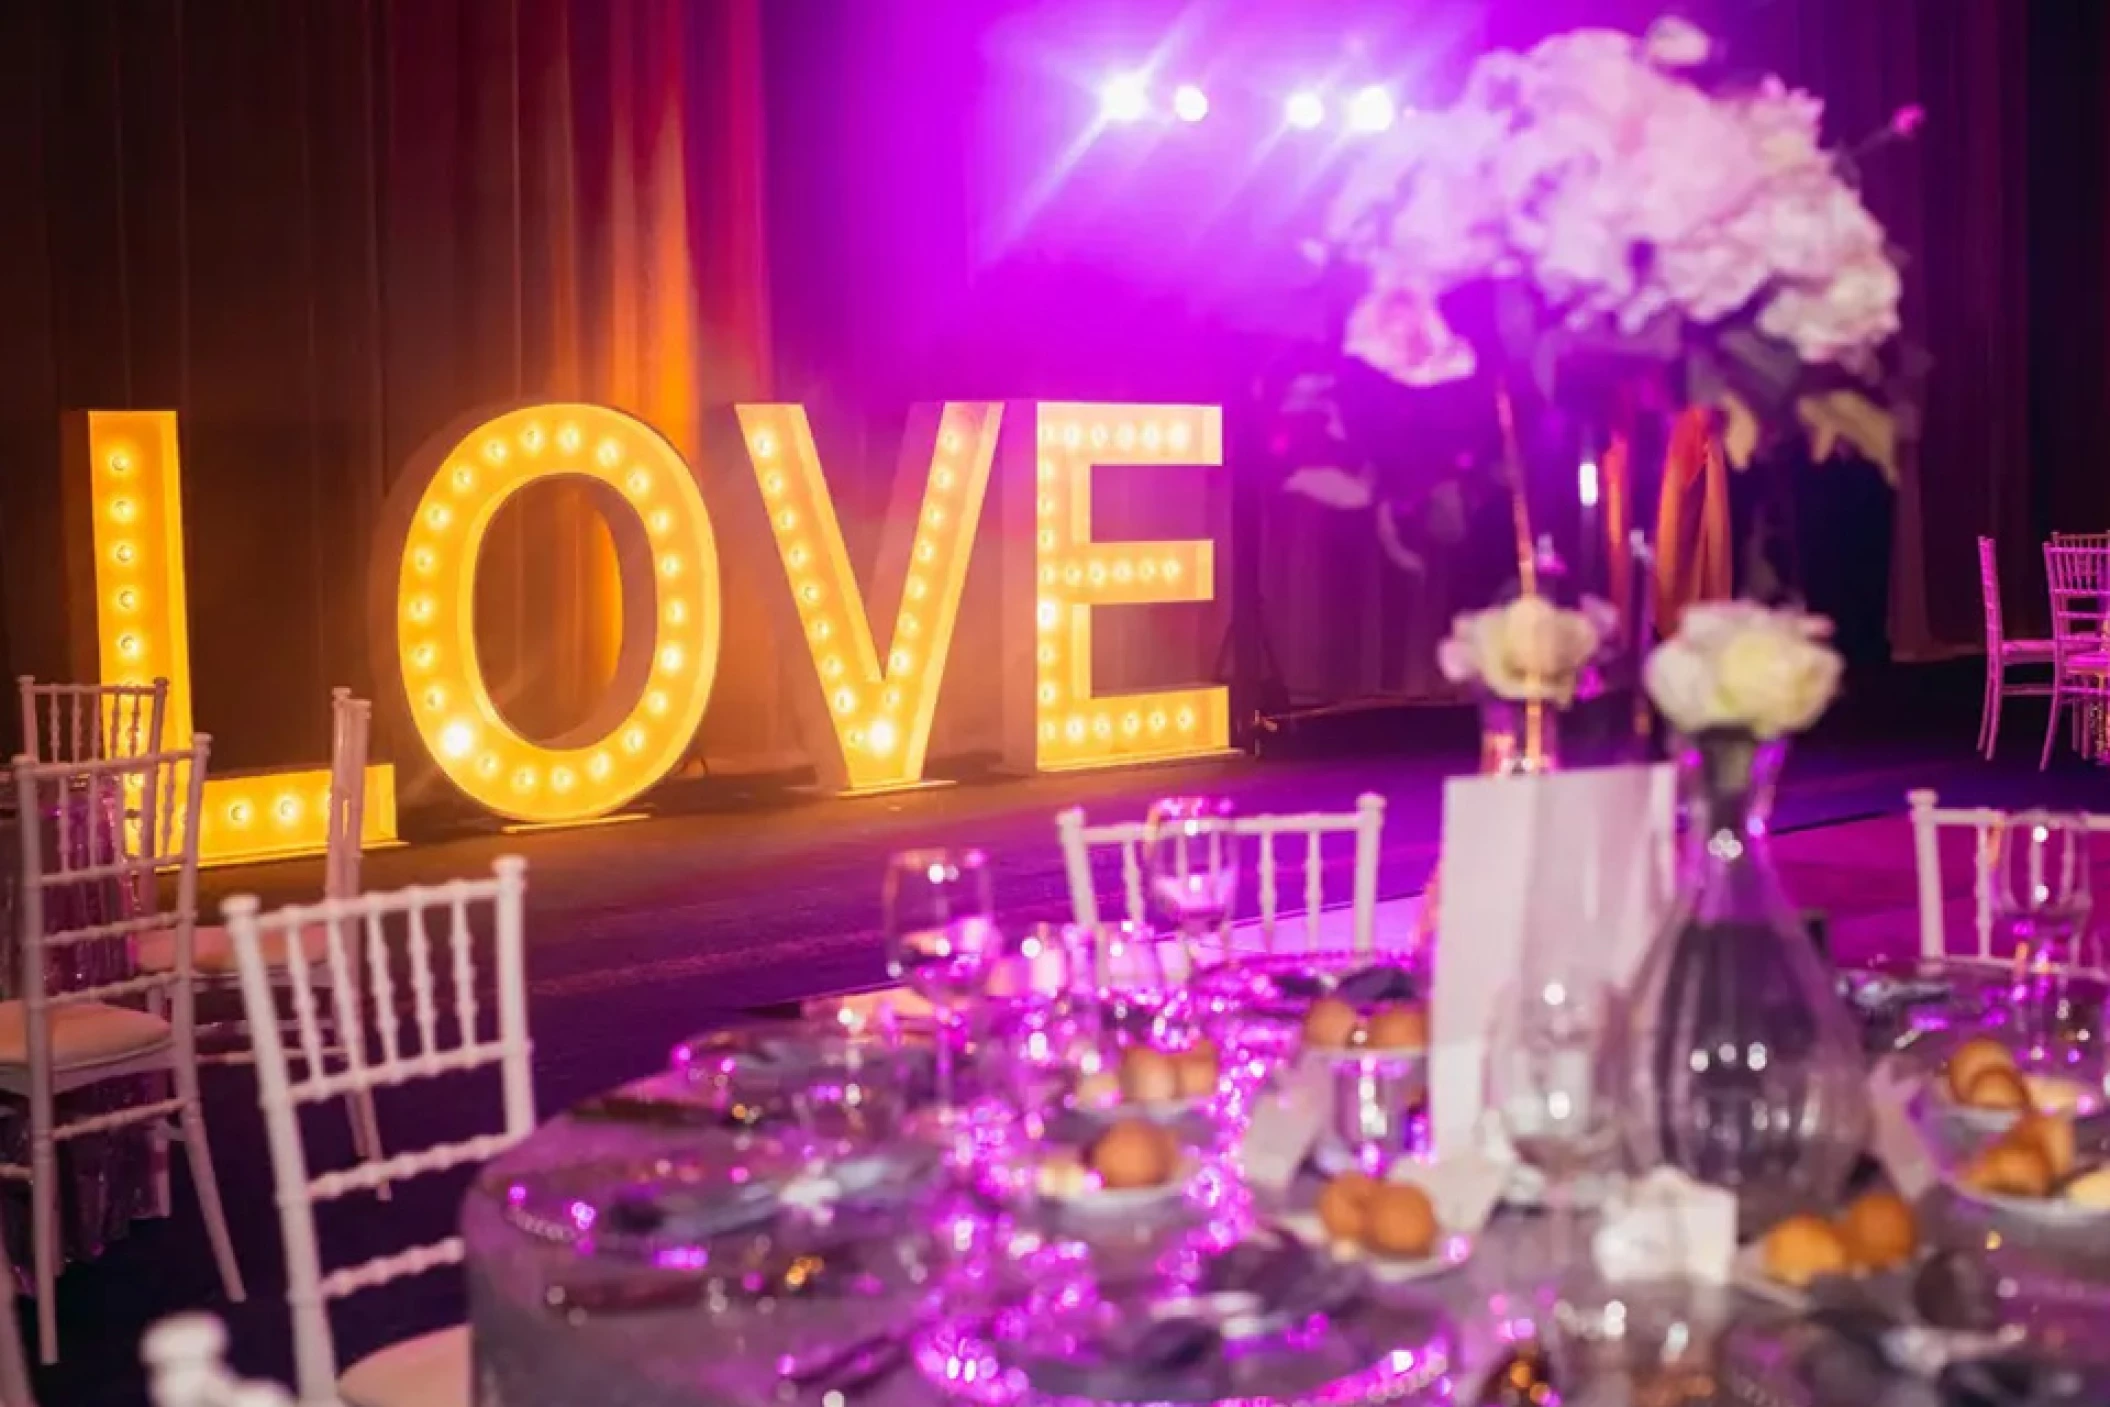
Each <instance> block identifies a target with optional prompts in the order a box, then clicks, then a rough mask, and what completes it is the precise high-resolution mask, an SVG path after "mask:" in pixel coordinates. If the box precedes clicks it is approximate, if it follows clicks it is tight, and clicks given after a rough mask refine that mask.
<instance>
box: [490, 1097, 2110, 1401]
mask: <svg viewBox="0 0 2110 1407" xmlns="http://www.w3.org/2000/svg"><path fill="white" fill-rule="evenodd" d="M661 1078H662V1079H665V1078H668V1077H661ZM631 1092H632V1093H636V1094H641V1095H645V1096H650V1095H653V1094H654V1093H663V1092H665V1091H664V1090H663V1089H661V1088H659V1087H658V1085H657V1082H656V1081H646V1082H643V1083H641V1084H640V1085H638V1086H634V1087H633V1088H632V1090H631ZM728 1138H729V1136H728V1135H723V1134H719V1133H716V1132H698V1131H694V1130H687V1131H670V1130H666V1129H663V1128H655V1127H649V1126H639V1125H615V1124H609V1123H605V1122H601V1121H598V1120H596V1121H592V1122H586V1121H581V1120H577V1119H573V1118H570V1117H568V1116H567V1117H560V1118H558V1119H557V1120H555V1121H553V1122H552V1123H550V1124H548V1125H546V1126H545V1127H543V1128H542V1129H541V1130H539V1131H537V1132H536V1134H535V1135H533V1136H532V1137H531V1138H529V1139H528V1140H526V1141H525V1142H524V1143H522V1144H521V1145H520V1146H519V1147H517V1148H515V1149H514V1150H512V1151H511V1152H510V1153H508V1154H507V1155H506V1156H505V1157H503V1158H501V1159H500V1160H498V1161H497V1162H496V1163H494V1164H493V1165H492V1166H491V1167H490V1168H489V1169H487V1170H486V1172H485V1174H484V1176H483V1177H482V1178H480V1179H479V1181H478V1183H477V1185H476V1187H475V1188H474V1189H473V1190H472V1191H471V1192H470V1194H469V1196H468V1199H467V1201H466V1202H465V1204H464V1210H463V1217H462V1232H463V1236H464V1238H465V1242H466V1246H467V1262H468V1264H467V1269H468V1287H469V1317H470V1323H471V1326H472V1330H473V1334H474V1340H475V1369H474V1372H475V1375H476V1382H475V1384H474V1387H475V1395H474V1401H475V1402H476V1403H477V1405H478V1407H576V1404H579V1403H583V1402H592V1403H595V1404H598V1407H752V1404H755V1403H771V1402H786V1401H796V1400H797V1399H796V1398H795V1397H793V1396H787V1394H786V1393H785V1392H784V1391H783V1390H782V1389H781V1388H780V1386H779V1384H778V1372H777V1364H778V1363H779V1362H780V1361H781V1360H782V1359H783V1358H785V1357H786V1356H790V1357H793V1358H797V1359H802V1360H809V1361H810V1360H811V1359H812V1358H814V1357H816V1356H820V1355H824V1354H825V1353H826V1352H827V1351H828V1350H830V1349H832V1348H838V1347H841V1346H843V1345H846V1344H853V1343H855V1342H857V1341H858V1340H860V1339H862V1338H865V1337H866V1336H868V1335H871V1334H874V1333H878V1332H882V1331H885V1330H891V1329H898V1327H899V1326H900V1325H901V1324H902V1323H903V1322H905V1320H906V1318H907V1316H908V1315H909V1314H910V1313H911V1309H910V1305H909V1303H908V1301H907V1298H906V1292H904V1297H898V1298H893V1299H887V1298H875V1299H852V1298H847V1297H825V1296H824V1297H820V1298H813V1299H798V1300H783V1301H780V1302H777V1303H776V1304H775V1305H774V1306H773V1307H763V1306H761V1305H758V1304H756V1303H754V1302H744V1303H742V1302H736V1303H734V1304H733V1305H732V1306H731V1307H729V1308H728V1307H719V1308H716V1309H715V1310H714V1309H708V1308H705V1307H703V1306H697V1307H687V1308H677V1309H653V1310H648V1311H641V1312H640V1311H627V1312H621V1313H614V1314H604V1315H592V1316H568V1315H565V1314H561V1313H559V1312H557V1311H555V1310H553V1309H552V1308H551V1307H550V1306H549V1303H548V1301H547V1298H546V1295H547V1291H548V1290H549V1288H550V1287H551V1286H553V1285H556V1284H561V1283H564V1282H567V1281H576V1280H577V1279H578V1278H579V1277H580V1276H581V1275H582V1274H586V1275H594V1274H601V1273H622V1272H621V1268H620V1267H610V1266H608V1265H607V1264H605V1258H604V1262H603V1263H599V1264H595V1263H589V1262H588V1261H586V1260H585V1259H583V1258H582V1257H581V1256H579V1255H578V1253H576V1252H575V1251H573V1250H572V1249H570V1248H569V1247H567V1246H564V1245H560V1244H555V1243H552V1242H550V1241H547V1240H541V1239H537V1238H535V1237H532V1236H530V1235H529V1234H527V1233H526V1232H525V1231H523V1230H521V1229H519V1228H518V1227H517V1226H516V1224H515V1222H514V1220H513V1219H511V1218H509V1217H508V1216H507V1214H506V1209H505V1207H504V1205H503V1203H504V1200H505V1195H506V1194H505V1189H506V1188H507V1187H508V1186H509V1185H511V1184H512V1183H513V1182H514V1180H515V1179H519V1178H521V1177H523V1176H528V1177H532V1175H533V1174H535V1173H536V1172H537V1171H541V1170H548V1169H555V1168H564V1167H571V1166H577V1165H581V1164H585V1163H598V1162H603V1161H611V1162H628V1161H631V1160H635V1161H637V1162H638V1163H644V1162H647V1161H649V1160H650V1159H652V1158H655V1157H669V1156H680V1157H684V1158H687V1159H697V1158H699V1157H700V1158H705V1159H707V1158H709V1157H711V1156H712V1154H713V1149H714V1148H723V1149H725V1150H727V1155H728V1156H730V1143H729V1142H728V1141H727V1140H728ZM1928 1210H1929V1212H1930V1220H1932V1221H1933V1222H1934V1223H1935V1224H1937V1225H1949V1226H1950V1230H1951V1232H1952V1233H1953V1235H1954V1236H1956V1237H1957V1238H1958V1239H1959V1240H1960V1241H1961V1242H1964V1243H1968V1242H1970V1241H1971V1240H1972V1239H1973V1238H1978V1239H1980V1240H1982V1238H1983V1228H1981V1227H1978V1226H1975V1225H1973V1224H1971V1223H1969V1222H1968V1221H1961V1222H1956V1223H1954V1224H1949V1223H1946V1222H1945V1221H1944V1217H1943V1213H1942V1212H1941V1210H1940V1209H1939V1208H1935V1207H1930V1208H1929V1209H1928ZM1548 1262H1549V1247H1548V1244H1547V1230H1546V1224H1545V1222H1544V1221H1543V1220H1542V1219H1539V1218H1535V1217H1531V1216H1526V1215H1520V1214H1512V1213H1506V1212H1505V1213H1504V1214H1502V1215H1501V1216H1500V1217H1498V1218H1497V1220H1496V1221H1495V1223H1494V1224H1493V1225H1491V1226H1490V1227H1489V1228H1488V1229H1487V1230H1486V1231H1485V1232H1484V1233H1483V1234H1482V1236H1481V1237H1480V1239H1479V1243H1478V1245H1477V1247H1476V1249H1475V1251H1474V1254H1473V1256H1472V1258H1471V1260H1470V1261H1469V1262H1468V1263H1467V1264H1466V1265H1465V1266H1463V1267H1462V1268H1460V1269H1459V1270H1457V1271H1455V1272H1453V1273H1451V1274H1450V1275H1448V1276H1444V1277H1441V1278H1438V1279H1434V1280H1427V1281H1421V1282H1418V1283H1415V1284H1413V1285H1408V1286H1393V1287H1387V1288H1383V1289H1381V1290H1380V1291H1378V1294H1377V1297H1378V1300H1379V1303H1378V1304H1377V1305H1376V1306H1374V1307H1373V1309H1372V1311H1371V1312H1372V1313H1373V1314H1374V1315H1375V1316H1376V1317H1377V1320H1378V1322H1379V1323H1380V1325H1383V1324H1390V1323H1396V1324H1397V1326H1398V1327H1399V1331H1400V1332H1401V1333H1402V1334H1411V1335H1414V1336H1415V1337H1416V1338H1417V1339H1420V1340H1424V1341H1425V1340H1426V1338H1427V1330H1428V1329H1429V1327H1430V1326H1431V1324H1432V1323H1434V1324H1436V1325H1438V1326H1439V1327H1440V1330H1441V1332H1442V1333H1443V1334H1444V1335H1445V1336H1447V1337H1448V1339H1449V1359H1450V1363H1451V1370H1450V1371H1449V1373H1448V1374H1447V1375H1446V1376H1447V1382H1446V1383H1444V1384H1439V1385H1438V1386H1437V1387H1436V1388H1434V1389H1433V1390H1431V1391H1430V1392H1427V1393H1423V1394H1420V1395H1418V1396H1417V1395H1414V1394H1409V1395H1406V1396H1404V1397H1398V1396H1394V1397H1391V1398H1390V1399H1389V1400H1393V1401H1407V1402H1412V1401H1430V1402H1437V1401H1442V1402H1450V1401H1460V1402H1471V1401H1472V1400H1473V1399H1474V1395H1475V1392H1476V1390H1477V1384H1478V1383H1479V1381H1480V1380H1481V1378H1482V1376H1483V1375H1484V1374H1485V1372H1486V1371H1487V1369H1488V1367H1489V1365H1490V1364H1491V1363H1493V1362H1494V1361H1495V1359H1496V1357H1497V1355H1498V1354H1499V1353H1501V1352H1502V1351H1503V1343H1502V1335H1503V1332H1504V1324H1505V1321H1508V1320H1511V1319H1513V1318H1514V1317H1516V1316H1518V1315H1520V1314H1522V1313H1524V1312H1526V1309H1527V1306H1526V1305H1525V1304H1524V1303H1523V1302H1522V1301H1521V1300H1519V1299H1518V1298H1517V1290H1518V1287H1520V1286H1529V1285H1532V1284H1535V1283H1537V1282H1538V1281H1539V1280H1540V1279H1541V1278H1542V1277H1543V1274H1544V1271H1545V1267H1546V1265H1547V1264H1548ZM2103 1264H2104V1266H2105V1267H2110V1258H2106V1259H2105V1260H2104V1262H2103ZM630 1273H635V1272H630ZM1672 1315H1673V1317H1675V1318H1678V1319H1682V1320H1684V1321H1685V1322H1687V1323H1689V1324H1690V1325H1691V1326H1692V1328H1693V1330H1694V1332H1696V1333H1699V1334H1702V1335H1704V1336H1705V1337H1706V1340H1707V1341H1709V1342H1711V1343H1713V1344H1714V1345H1715V1350H1716V1351H1715V1353H1714V1355H1713V1358H1712V1363H1713V1371H1712V1372H1711V1374H1710V1375H1709V1376H1710V1377H1711V1378H1712V1379H1713V1380H1714V1389H1715V1390H1716V1391H1718V1394H1719V1395H1717V1396H1712V1397H1707V1396H1702V1397H1699V1398H1694V1399H1688V1398H1676V1399H1666V1400H1677V1401H1681V1402H1683V1401H1688V1400H1692V1401H1702V1402H1704V1401H1715V1402H1720V1403H1724V1404H1737V1403H1743V1404H1751V1405H1752V1407H1939V1404H1940V1399H1939V1397H1938V1395H1937V1394H1936V1393H1935V1392H1934V1390H1933V1388H1932V1387H1931V1386H1930V1385H1929V1384H1927V1383H1926V1382H1923V1381H1919V1380H1915V1379H1911V1378H1907V1377H1902V1376H1900V1375H1897V1374H1894V1373H1888V1372H1884V1371H1882V1370H1880V1369H1879V1368H1876V1367H1874V1366H1873V1365H1872V1364H1870V1363H1869V1362H1867V1361H1866V1360H1864V1359H1862V1358H1860V1357H1859V1356H1858V1355H1856V1354H1855V1353H1853V1352H1852V1351H1850V1350H1847V1349H1846V1347H1845V1345H1843V1344H1842V1343H1840V1342H1839V1341H1837V1340H1835V1339H1833V1338H1832V1337H1831V1336H1830V1335H1829V1334H1828V1333H1826V1332H1825V1331H1823V1330H1820V1329H1818V1328H1817V1327H1816V1326H1815V1325H1813V1324H1811V1323H1808V1322H1806V1321H1802V1320H1799V1319H1797V1318H1795V1317H1794V1316H1793V1315H1791V1314H1790V1313H1789V1312H1788V1311H1787V1310H1785V1309H1783V1308H1781V1307H1780V1306H1778V1305H1775V1304H1771V1303H1768V1302H1767V1301H1765V1300H1763V1299H1760V1298H1758V1297H1755V1296H1750V1295H1747V1294H1745V1293H1744V1292H1742V1291H1741V1290H1738V1289H1736V1288H1733V1287H1729V1286H1723V1287H1714V1288H1705V1289H1694V1290H1690V1291H1688V1292H1685V1293H1684V1294H1683V1296H1682V1298H1681V1299H1680V1301H1679V1302H1678V1303H1677V1304H1676V1305H1674V1306H1673V1307H1672ZM944 1398H945V1394H943V1393H941V1392H940V1391H939V1389H938V1388H937V1387H936V1386H935V1385H934V1384H933V1382H932V1380H931V1379H929V1378H927V1377H925V1376H924V1375H922V1374H921V1373H920V1372H919V1371H918V1370H917V1368H916V1367H915V1366H913V1365H909V1366H905V1367H902V1368H900V1369H898V1370H897V1371H894V1372H892V1373H891V1374H890V1375H888V1376H886V1377H884V1378H883V1379H881V1380H880V1381H878V1382H876V1383H872V1384H869V1385H864V1386H861V1387H860V1388H859V1389H858V1390H857V1391H856V1392H855V1393H853V1394H851V1399H852V1400H853V1401H854V1402H856V1403H857V1404H858V1405H859V1407H929V1404H934V1403H937V1402H940V1401H942V1400H944ZM963 1400H967V1399H964V1398H963ZM1304 1400H1311V1399H1310V1398H1306V1399H1304ZM1323 1400H1324V1401H1326V1402H1327V1403H1329V1404H1337V1405H1338V1407H1345V1404H1348V1403H1353V1402H1356V1401H1359V1400H1368V1399H1365V1398H1362V1397H1360V1396H1358V1395H1357V1394H1355V1393H1352V1392H1351V1393H1347V1394H1343V1395H1340V1396H1326V1397H1324V1398H1323ZM1583 1400H1590V1401H1594V1400H1595V1399H1587V1398H1586V1399H1583ZM1609 1400H1613V1401H1624V1400H1625V1399H1624V1398H1623V1397H1615V1398H1613V1399H1609ZM816 1401H818V1399H816Z"/></svg>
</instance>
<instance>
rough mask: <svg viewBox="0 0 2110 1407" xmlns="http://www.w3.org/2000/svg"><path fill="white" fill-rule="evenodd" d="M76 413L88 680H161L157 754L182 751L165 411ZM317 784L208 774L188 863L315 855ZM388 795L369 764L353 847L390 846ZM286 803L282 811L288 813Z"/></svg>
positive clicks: (177, 487) (381, 775)
mask: <svg viewBox="0 0 2110 1407" xmlns="http://www.w3.org/2000/svg"><path fill="white" fill-rule="evenodd" d="M79 414H80V419H79V420H78V421H76V422H73V423H74V424H75V425H76V426H78V433H69V435H68V439H67V443H68V455H69V464H68V471H67V483H68V484H69V485H77V484H82V483H85V484H86V485H87V491H88V495H89V504H90V508H91V512H90V515H89V523H90V526H89V534H90V545H91V547H92V549H93V553H94V557H93V560H94V564H95V600H96V602H97V609H96V621H95V626H96V657H97V664H98V671H97V673H98V677H99V678H100V679H101V680H102V682H104V683H107V684H147V683H151V682H152V681H153V680H155V679H157V678H158V679H166V680H168V699H167V701H166V703H165V704H164V705H163V711H162V718H161V746H162V747H163V748H164V749H167V750H175V749H178V748H185V747H189V746H190V742H191V737H192V719H191V668H190V628H189V614H190V612H189V607H188V604H187V602H186V600H185V596H186V590H185V580H184V565H183V512H182V500H183V461H182V457H181V454H180V453H179V447H178V443H177V420H176V412H174V411H172V410H137V411H102V410H97V411H83V412H80V413H79ZM120 534H121V535H120ZM329 786H330V774H329V771H328V770H327V769H321V770H317V769H300V770H293V771H280V772H268V773H256V774H251V775H247V776H243V775H229V774H219V775H214V776H208V777H207V778H206V779H205V799H204V811H203V814H202V816H201V818H200V821H199V825H198V858H199V860H200V862H201V863H204V864H211V865H220V864H231V863H234V862H237V861H243V860H258V859H265V858H274V857H278V856H288V855H317V854H321V853H322V851H323V848H324V847H325V846H326V845H327V844H328V841H329V828H328V807H327V806H326V805H324V799H325V798H326V797H327V795H328V793H329ZM395 797H396V791H395V769H394V768H392V767H388V766H385V765H377V766H373V767H369V768H368V769H367V774H366V819H365V824H364V828H363V834H362V836H361V839H362V840H363V841H365V842H366V843H369V844H372V843H375V842H381V841H390V840H394V839H395V834H396V802H395ZM288 800H292V801H293V802H294V804H293V805H292V806H291V807H290V808H288V807H287V806H286V805H285V803H286V802H287V801H288ZM178 814H179V815H180V811H179V813H178ZM238 817H239V819H238ZM260 818H261V819H262V821H263V824H261V825H259V824H257V822H258V820H259V819H260Z"/></svg>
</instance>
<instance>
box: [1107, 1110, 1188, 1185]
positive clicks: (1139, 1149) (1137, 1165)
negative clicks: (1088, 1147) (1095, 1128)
mask: <svg viewBox="0 0 2110 1407" xmlns="http://www.w3.org/2000/svg"><path fill="white" fill-rule="evenodd" d="M1178 1161H1179V1146H1178V1145H1177V1144H1176V1143H1174V1142H1173V1139H1172V1135H1171V1134H1169V1133H1167V1132H1166V1131H1165V1130H1163V1129H1161V1128H1159V1127H1158V1126H1157V1125H1156V1124H1153V1123H1151V1122H1150V1121H1149V1120H1147V1119H1123V1120H1122V1121H1121V1122H1119V1123H1117V1124H1115V1125H1114V1126H1113V1127H1112V1128H1110V1129H1108V1130H1107V1131H1106V1132H1105V1133H1104V1134H1102V1135H1101V1136H1100V1138H1099V1141H1098V1142H1097V1143H1095V1144H1093V1145H1092V1171H1093V1172H1096V1173H1097V1174H1099V1181H1100V1184H1101V1185H1102V1186H1105V1187H1110V1188H1125V1187H1156V1186H1159V1185H1160V1184H1162V1183H1164V1182H1167V1181H1169V1180H1170V1179H1171V1177H1172V1170H1173V1168H1174V1166H1175V1165H1176V1164H1177V1163H1178Z"/></svg>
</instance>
